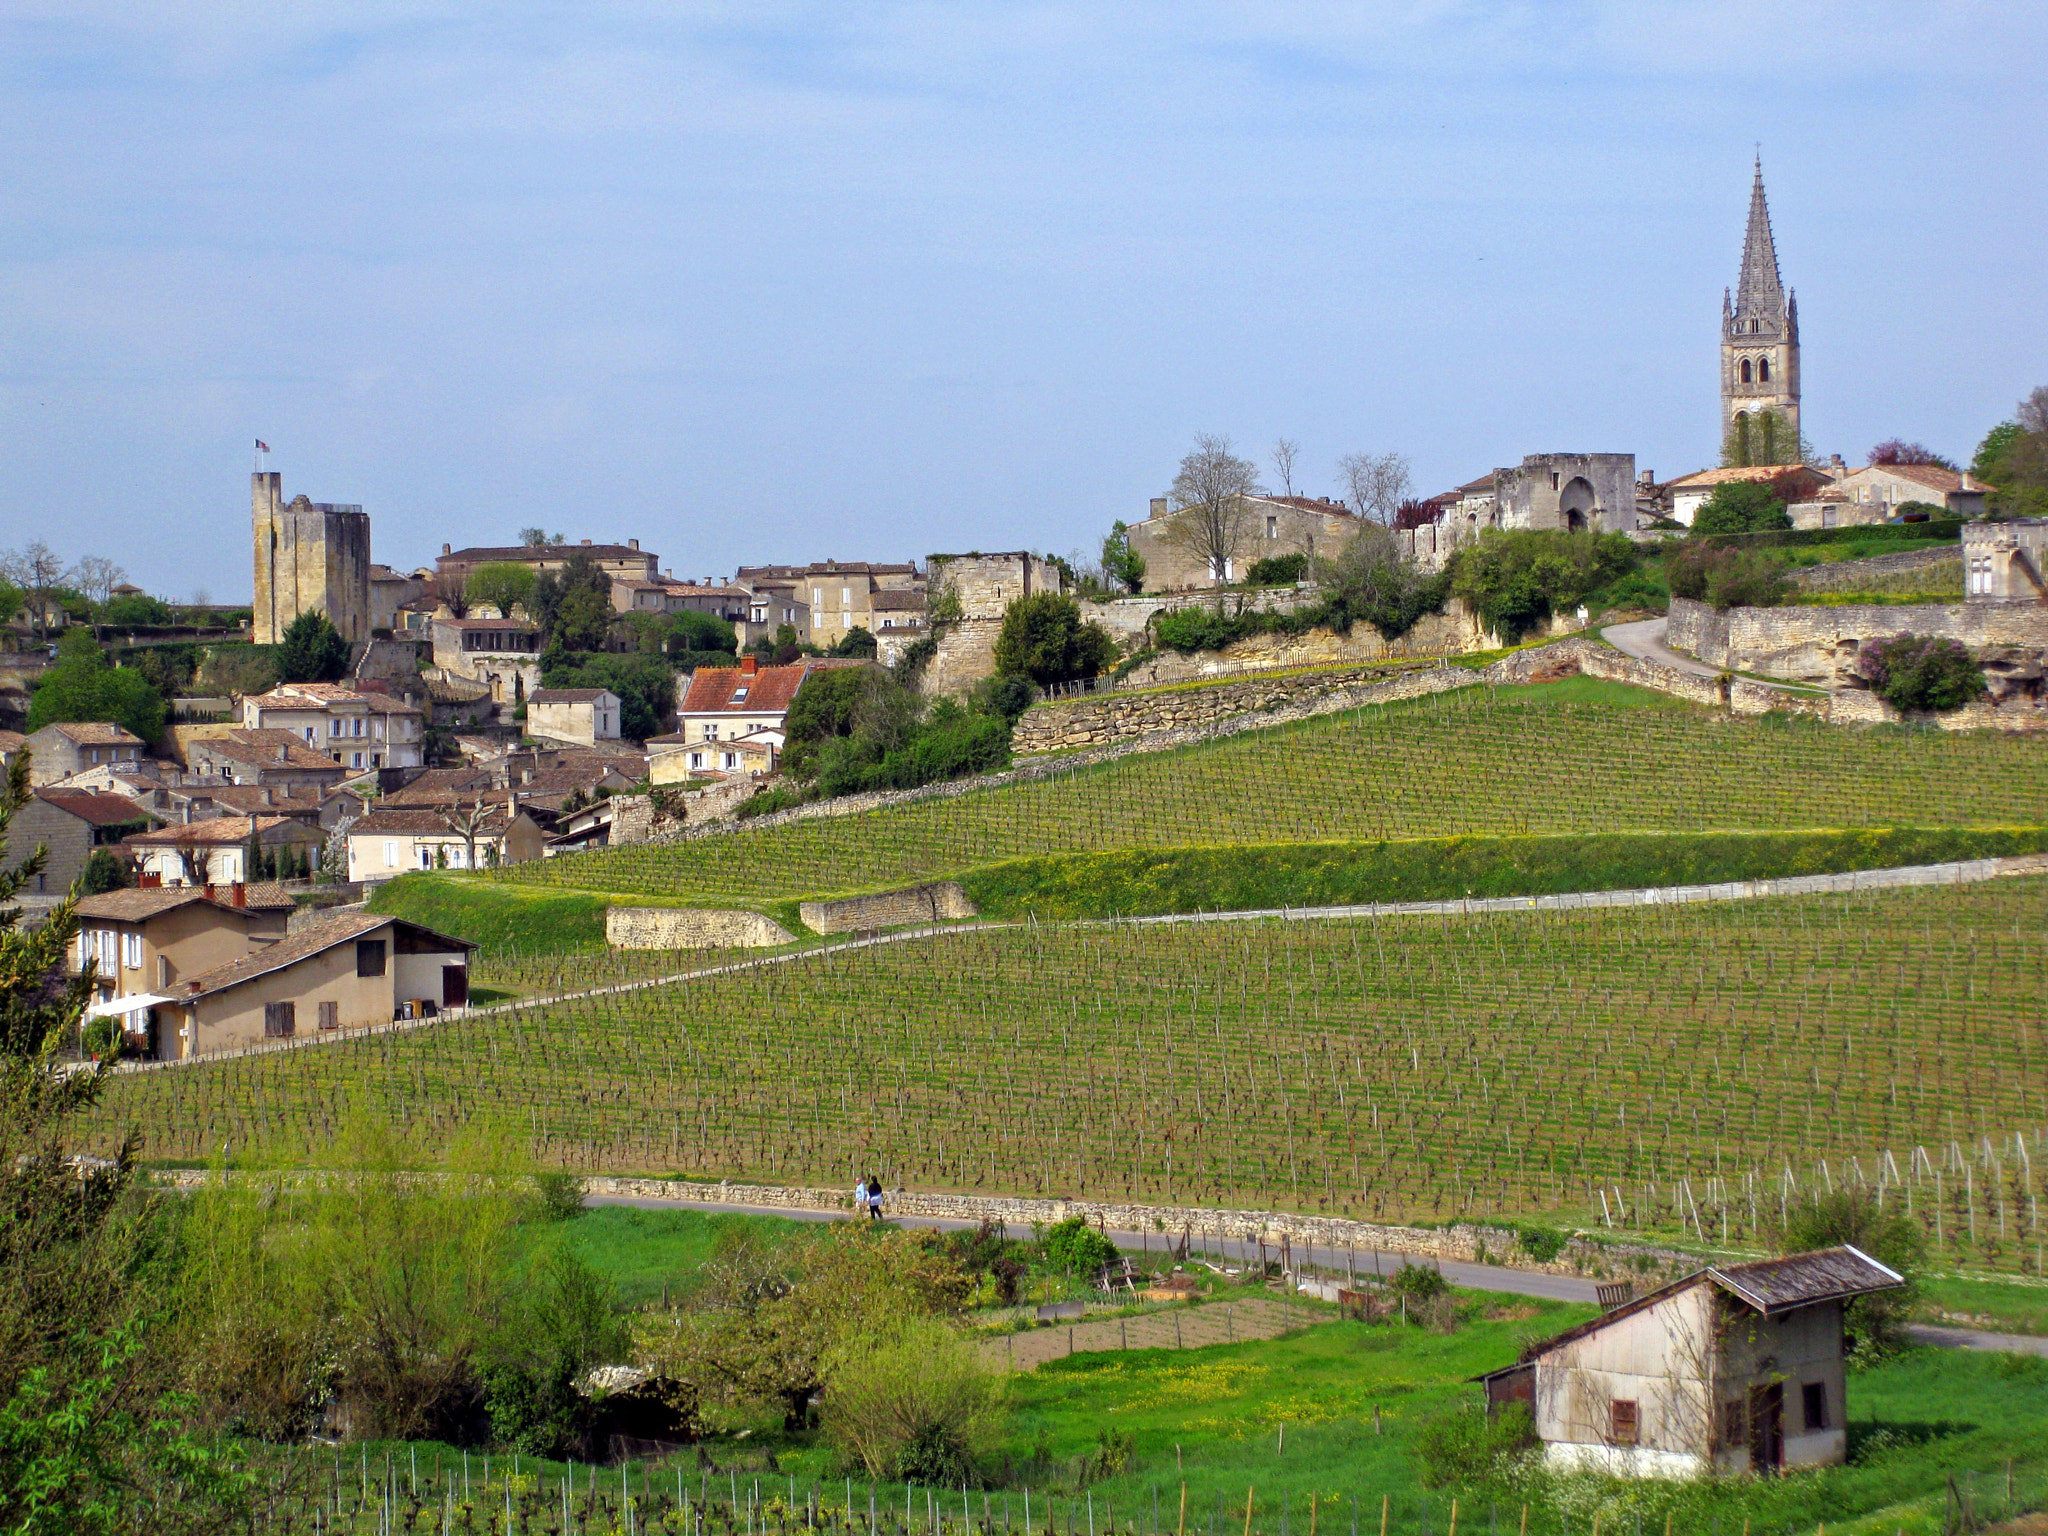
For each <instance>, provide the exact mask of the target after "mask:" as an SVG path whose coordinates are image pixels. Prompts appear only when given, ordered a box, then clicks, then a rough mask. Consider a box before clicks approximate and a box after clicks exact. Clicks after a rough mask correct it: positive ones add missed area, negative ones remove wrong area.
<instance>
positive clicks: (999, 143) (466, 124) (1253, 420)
mask: <svg viewBox="0 0 2048 1536" xmlns="http://www.w3.org/2000/svg"><path fill="white" fill-rule="evenodd" d="M200 12H203V14H198V15H195V13H200ZM2043 57H2048V7H2042V6H2040V5H2036V4H2014V3H2009V0H2007V3H1998V4H1988V3H1987V4H1902V3H1887V0H1858V3H1839V4H1837V3H1812V4H1808V3H1801V0H1768V3H1733V0H1729V3H1666V4H1642V5H1631V4H1619V3H1616V4H1600V3H1591V0H1586V3H1562V4H1542V3H1521V4H1514V3H1477V0H1475V3H1432V0H1408V3H1392V4H1380V5H1375V6H1358V5H1352V6H1337V5H1312V4H1284V3H1269V4H1262V5H1256V6H1250V5H1217V4H1203V3H1198V0H1182V3H1178V4H1171V5H1166V4H1158V5H1154V4H1124V5H1108V6H1105V5H1100V4H1093V5H1083V4H1051V3H1048V4H1012V5H986V4H969V3H962V0H954V3H950V4H943V5H940V4H896V5H857V4H856V5H847V4H844V3H839V4H823V3H820V4H814V5H807V4H777V3H774V0H753V3H747V4H734V5H713V4H704V5H676V4H661V5H654V4H648V5H631V4H622V5H609V6H591V5H576V4H560V5H540V4H520V3H508V4H498V5H492V6H489V7H482V6H476V7H468V8H455V7H449V6H442V5H435V4H429V3H418V4H405V3H393V0H351V3H349V4H347V5H345V6H344V5H334V6H322V5H316V4H307V5H289V4H286V5H279V4H276V3H274V0H267V3H253V0H251V3H234V0H215V3H212V4H209V5H207V6H205V7H194V6H190V5H186V4H178V5H170V4H161V3H150V0H137V3H129V4H122V5H92V4H81V3H79V0H51V3H25V0H5V3H0V131H4V134H5V140H6V142H7V143H8V145H9V146H10V153H9V155H8V160H9V170H8V172H7V174H6V176H5V177H0V545H15V544H19V543H21V542H22V541H24V540H25V539H27V538H31V537H35V536H38V535H41V536H44V537H47V538H48V539H49V540H50V541H51V542H52V543H53V544H54V545H56V546H57V547H58V548H59V550H60V552H62V553H65V554H67V555H77V554H80V553H85V552H88V551H92V552H98V553H105V554H110V555H112V556H114V557H115V558H117V559H119V560H121V561H122V562H123V563H124V564H125V565H126V566H127V567H128V569H129V571H130V574H131V575H133V576H134V577H136V578H137V579H138V580H141V581H143V582H144V583H145V584H147V585H149V586H151V587H152V588H155V589H158V590H161V591H165V592H167V593H169V594H172V595H176V596H183V595H186V594H189V593H190V592H191V590H192V589H193V588H195V587H201V586H203V587H205V588H207V589H208V590H209V591H210V592H212V593H213V594H214V595H215V596H216V597H218V598H227V597H232V596H242V597H246V595H247V592H248V586H249V565H248V556H247V554H246V544H245V530H246V522H247V517H248V502H247V492H246V480H245V478H244V477H245V476H246V475H247V474H248V471H249V468H250V458H249V449H250V445H251V442H252V440H253V439H254V438H256V437H259V436H260V437H263V438H265V439H266V440H268V442H269V443H270V444H271V446H272V448H273V449H274V450H275V453H274V456H273V459H272V467H274V468H277V469H280V470H282V471H283V473H284V477H285V482H284V483H285V490H286V493H287V494H288V495H290V494H296V493H298V492H301V491H303V492H305V493H307V494H309V495H311V496H312V497H314V498H315V499H316V500H330V501H355V502H360V503H362V504H363V506H364V507H365V509H366V510H368V511H369V512H370V513H371V515H372V519H373V530H374V531H373V538H374V542H375V548H376V553H377V557H378V558H379V559H380V560H384V561H387V562H389V563H391V564H395V565H401V566H411V565H413V564H416V563H419V562H422V561H425V560H428V559H430V558H431V556H432V555H433V554H435V553H436V552H438V550H439V548H440V544H441V541H442V540H444V539H446V540H451V541H453V542H455V543H456V544H458V545H460V544H463V543H470V542H495V541H498V540H502V539H509V538H510V537H511V536H512V535H513V533H514V531H515V530H516V529H517V528H519V527H520V526H522V525H525V524H529V523H536V522H537V523H544V524H546V525H547V526H548V527H550V528H551V529H552V528H559V529H561V530H562V531H563V532H566V533H568V534H570V535H571V536H572V537H592V538H597V539H612V538H624V537H628V536H638V537H639V538H640V539H641V540H642V541H643V543H645V544H647V545H648V546H649V547H652V548H654V549H656V550H657V551H659V553H660V554H661V555H662V556H663V559H664V563H665V564H667V565H669V566H670V567H671V568H673V569H674V570H675V571H676V572H677V573H678V574H679V575H680V574H688V575H705V574H725V573H728V572H730V571H731V569H732V568H733V566H734V565H736V564H738V563H741V562H743V561H769V560H805V559H812V558H824V557H826V556H833V557H836V558H839V559H859V558H872V559H904V558H912V557H914V558H920V559H921V558H922V557H923V556H924V555H926V554H928V553H929V552H931V551H933V550H959V549H968V548H980V549H1008V548H1016V547H1019V546H1027V545H1028V546H1030V547H1033V548H1038V549H1052V550H1054V551H1059V552H1064V551H1066V550H1069V549H1072V548H1074V547H1076V546H1081V545H1092V544H1093V543H1094V542H1095V541H1096V540H1098V539H1099V538H1100V536H1101V534H1102V532H1103V530H1104V529H1105V528H1106V527H1107V525H1108V524H1109V522H1110V520H1111V519H1112V518H1115V517H1119V516H1121V517H1124V518H1126V519H1134V518H1136V517H1139V516H1142V515H1143V512H1144V507H1145V501H1146V498H1147V497H1148V496H1151V495H1154V494H1157V493H1159V492H1160V491H1162V490H1163V489H1164V488H1165V486H1166V483H1167V482H1168V480H1169V479H1170V478H1171V476H1172V473H1173V468H1174V465H1175V462H1176V461H1177V459H1178V457H1179V455H1180V454H1181V453H1182V452H1183V451H1184V450H1185V449H1186V447H1187V445H1188V443H1189V440H1190V439H1191V438H1192V437H1193V436H1194V434H1196V433H1198V432H1224V433H1228V434H1230V435H1231V436H1232V437H1233V438H1234V439H1235V440H1236V441H1237V442H1238V444H1239V445H1240V446H1241V447H1242V448H1245V449H1249V450H1253V451H1255V452H1257V453H1259V454H1263V452H1264V450H1265V448H1266V447H1267V446H1268V445H1269V444H1270V443H1271V442H1272V440H1273V439H1274V438H1275V437H1276V436H1278V435H1280V434H1283V433H1284V434H1287V435H1289V436H1292V437H1295V438H1298V439H1299V440H1300V441H1301V442H1302V444H1303V448H1304V462H1305V468H1306V473H1305V475H1304V477H1303V479H1304V480H1305V489H1307V490H1308V491H1310V492H1312V493H1324V492H1330V493H1334V492H1335V490H1336V481H1335V474H1334V469H1333V466H1334V461H1335V460H1336V458H1337V456H1338V455H1340V454H1342V453H1345V452H1348V451H1351V450H1354V449H1370V450H1375V451H1377V450H1385V449H1390V448H1391V449H1399V450H1401V451H1403V452H1406V453H1408V454H1410V455H1412V457H1413V458H1414V461H1415V466H1416V479H1417V481H1418V488H1419V489H1420V490H1421V491H1423V492H1425V493H1427V492H1432V491H1436V490H1440V489H1443V488H1444V487H1446V486H1448V485H1451V484H1453V483H1455V482H1457V481H1460V480H1464V479H1468V478H1470V477H1471V476H1473V475H1476V474H1480V473H1483V472H1484V471H1486V470H1487V469H1489V468H1491V467H1492V466H1494V465H1496V464H1504V463H1510V462H1513V461H1515V460H1517V459H1518V458H1519V457H1520V456H1521V455H1522V454H1524V453H1529V452H1535V451H1541V450H1553V449H1564V450H1597V451H1632V452H1634V453H1635V454H1636V455H1637V459H1638V463H1639V464H1640V465H1641V466H1642V467H1644V468H1652V469H1655V470H1656V471H1657V472H1658V473H1659V475H1660V476H1665V477H1668V476H1671V475H1674V474H1679V473H1683V472H1685V471H1687V470H1691V469H1696V468H1699V467H1701V466H1702V465H1704V464H1705V463H1707V462H1709V460H1710V458H1711V456H1712V454H1713V452H1714V449H1715V446H1716V445H1715V441H1714V438H1715V426H1714V422H1715V388H1716V383H1715V380H1716V371H1715V370H1716V353H1715V344H1716V324H1717V321H1718V318H1719V313H1720V310H1719V305H1720V298H1721V290H1722V289H1723V287H1725V286H1726V285H1728V284H1730V283H1732V282H1733V281H1734V280H1735V275H1736V267H1737V263H1738V261H1739V258H1740V253H1741V235H1742V218H1743V213H1744V209H1745V207H1746V204H1747V199H1748V194H1749V165H1750V155H1751V153H1752V147H1753V146H1754V145H1755V144H1756V143H1757V142H1759V141H1761V143H1762V145H1763V154H1764V168H1765V174H1766V177H1767V180H1768V183H1769V187H1770V193H1771V206H1772V212H1773V215H1774V218H1775V221H1776V225H1777V232H1778V247H1779V254H1780V257H1781V260H1782V263H1783V267H1784V273H1785V279H1786V281H1787V282H1788V283H1790V284H1791V285H1793V286H1794V287H1795V288H1796V289H1797V290H1798V294H1799V299H1800V313H1801V322H1802V329H1803V339H1804V343H1805V359H1804V363H1805V419H1806V425H1807V431H1808V435H1809V436H1810V437H1811V438H1812V439H1813V440H1814V442H1815V444H1816V446H1817V447H1818V448H1819V449H1820V450H1821V451H1822V452H1824V453H1825V452H1831V451H1839V452H1841V453H1842V454H1844V455H1845V456H1848V457H1850V458H1852V459H1853V458H1855V457H1856V456H1857V455H1858V454H1860V453H1861V452H1862V451H1863V450H1865V449H1866V448H1868V447H1869V445H1870V444H1871V443H1872V442H1874V441H1876V440H1878V439H1880V438H1883V437H1886V436H1890V435H1893V434H1900V435H1904V436H1909V437H1918V438H1923V439H1925V440H1927V441H1928V442H1930V443H1932V444H1934V445H1935V446H1937V447H1939V448H1941V449H1943V450H1944V451H1946V452H1949V453H1951V454H1955V455H1958V456H1962V455H1967V453H1968V452H1969V451H1970V449H1971V447H1972V445H1973V444H1974V443H1975V442H1976V440H1977V438H1978V437H1979V436H1980V435H1981V434H1982V433H1983V431H1984V429H1985V428H1986V427H1987V426H1989V425H1990V424H1991V423H1993V422H1994V421H1996V420H1998V419H2000V418H2002V417H2004V416H2005V415H2007V414H2009V412H2010V410H2011V408H2012V403H2013V401H2014V400H2016V399H2017V398H2018V397H2019V396H2020V395H2021V394H2022V393H2024V392H2025V391H2026V390H2027V389H2029V388H2031V387H2032V386H2034V385H2036V384H2040V383H2044V382H2048V306H2044V304H2043V302H2042V292H2043V277H2044V270H2043V269H2044V265H2048V212H2044V206H2043V197H2042V192H2041V187H2042V177H2043V169H2042V168H2043V165H2044V164H2048V156H2044V154H2043V149H2044V142H2048V91H2044V90H2043V88H2042V84H2041V76H2040V60H2041V59H2042V58H2043Z"/></svg>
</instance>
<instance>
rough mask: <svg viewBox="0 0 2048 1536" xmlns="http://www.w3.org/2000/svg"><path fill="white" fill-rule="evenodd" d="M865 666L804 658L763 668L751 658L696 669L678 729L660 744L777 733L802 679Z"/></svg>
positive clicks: (678, 713)
mask: <svg viewBox="0 0 2048 1536" xmlns="http://www.w3.org/2000/svg"><path fill="white" fill-rule="evenodd" d="M865 665H866V663H865V662H859V661H827V660H822V659H818V658H813V657H806V658H804V659H803V660H802V661H793V662H790V663H789V664H788V665H787V666H781V667H764V666H762V665H760V664H759V663H758V662H757V661H756V660H755V659H754V658H753V657H752V656H742V657H741V658H740V664H739V665H738V666H736V667H699V668H698V669H697V670H696V671H695V672H693V673H692V674H691V675H690V683H689V687H688V688H687V689H685V690H684V693H683V699H682V703H681V704H680V705H679V706H678V707H677V709H676V729H675V731H674V733H673V734H671V735H669V736H665V737H662V738H660V741H661V745H662V746H663V748H664V749H672V748H674V747H676V746H680V745H698V746H702V745H704V744H706V743H713V742H721V741H736V740H738V739H739V738H741V737H743V736H750V735H753V734H754V733H756V732H762V731H768V732H776V733H780V731H781V730H782V722H783V719H784V717H785V716H786V715H787V714H788V713H789V706H790V705H791V704H792V703H794V702H795V700H796V696H797V692H798V690H799V689H801V688H802V687H803V685H804V681H805V679H806V678H808V677H810V676H811V675H812V674H813V673H815V672H818V671H822V670H823V669H825V668H827V667H847V666H855V667H857V666H865ZM777 745H778V746H779V745H780V742H779V740H778V742H777Z"/></svg>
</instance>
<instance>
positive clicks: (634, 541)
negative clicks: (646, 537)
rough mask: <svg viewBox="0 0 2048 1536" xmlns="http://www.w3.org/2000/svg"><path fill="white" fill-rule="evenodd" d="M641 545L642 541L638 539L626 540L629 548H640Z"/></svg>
mask: <svg viewBox="0 0 2048 1536" xmlns="http://www.w3.org/2000/svg"><path fill="white" fill-rule="evenodd" d="M639 547H640V541H639V540H638V539H628V540H626V548H628V549H638V548H639Z"/></svg>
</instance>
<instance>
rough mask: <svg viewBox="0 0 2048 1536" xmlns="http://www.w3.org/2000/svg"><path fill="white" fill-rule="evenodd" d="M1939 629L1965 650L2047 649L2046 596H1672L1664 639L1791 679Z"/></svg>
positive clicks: (1723, 662) (1819, 677)
mask: <svg viewBox="0 0 2048 1536" xmlns="http://www.w3.org/2000/svg"><path fill="white" fill-rule="evenodd" d="M1899 634H1912V635H1939V636H1941V637H1942V638H1944V639H1948V640H1958V641H1960V642H1962V643H1963V644H1964V645H1967V646H1969V647H1970V648H1971V649H1972V650H1980V649H1984V648H1987V647H1994V646H2018V647H2022V648H2027V649H2035V650H2039V649H2044V648H2048V603H1901V604H1895V605H1894V604H1884V603H1858V604H1855V605H1852V606H1846V607H1840V608H1806V607H1788V608H1728V609H1716V608H1711V607H1709V606H1708V605H1707V604H1705V603H1701V602H1695V601H1693V600H1692V599H1690V598H1683V597H1675V598H1673V599H1672V600H1671V615H1670V622H1669V624H1668V625H1667V627H1666V629H1665V643H1666V644H1668V645H1670V646H1672V647H1673V648H1674V649H1676V650H1681V651H1684V652H1685V653H1686V654H1687V655H1689V656H1697V657H1698V658H1699V659H1700V660H1701V661H1703V662H1705V663H1706V664H1707V665H1708V666H1710V667H1726V668H1728V669H1729V670H1730V671H1735V672H1761V673H1763V674H1764V675H1765V676H1767V677H1782V678H1785V679H1787V680H1789V681H1794V682H1812V683H1823V684H1828V685H1834V684H1838V683H1840V682H1842V681H1843V680H1844V679H1845V677H1846V675H1847V673H1848V671H1849V669H1850V667H1851V666H1852V665H1853V664H1854V663H1855V660H1856V653H1857V650H1858V649H1859V648H1860V647H1861V646H1862V644H1863V642H1864V641H1865V640H1869V639H1873V638H1876V637H1879V636H1883V635H1899Z"/></svg>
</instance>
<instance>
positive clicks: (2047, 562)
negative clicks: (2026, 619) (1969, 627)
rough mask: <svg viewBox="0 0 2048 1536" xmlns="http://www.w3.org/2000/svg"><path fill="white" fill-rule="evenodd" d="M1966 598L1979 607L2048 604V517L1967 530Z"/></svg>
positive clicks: (1976, 525)
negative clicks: (1987, 604) (1982, 604)
mask: <svg viewBox="0 0 2048 1536" xmlns="http://www.w3.org/2000/svg"><path fill="white" fill-rule="evenodd" d="M1963 594H1964V598H1965V600H1966V601H1968V602H1970V603H1972V604H1976V603H2000V604H2006V603H2032V604H2035V605H2037V606H2038V605H2040V604H2043V603H2048V518H2039V517H2016V518H2014V519H2013V520H2012V521H2011V522H2008V523H1968V524H1965V525H1964V527H1963Z"/></svg>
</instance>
